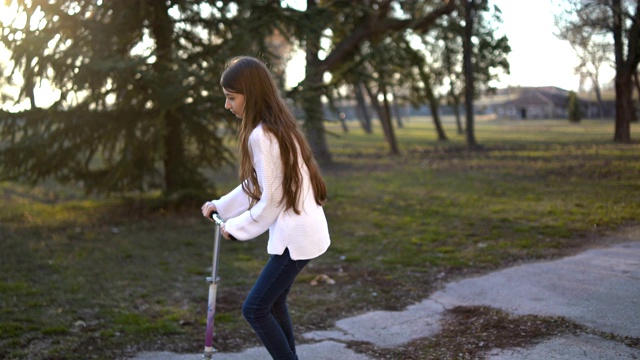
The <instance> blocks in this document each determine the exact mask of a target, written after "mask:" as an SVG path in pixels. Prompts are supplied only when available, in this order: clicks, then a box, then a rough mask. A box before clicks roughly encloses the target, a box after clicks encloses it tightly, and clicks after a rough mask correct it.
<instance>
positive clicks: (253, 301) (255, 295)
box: [242, 249, 309, 360]
mask: <svg viewBox="0 0 640 360" xmlns="http://www.w3.org/2000/svg"><path fill="white" fill-rule="evenodd" d="M308 262H309V260H297V261H296V260H292V259H291V257H290V256H289V250H288V249H286V250H285V251H284V253H283V254H282V255H271V258H270V259H269V261H268V262H267V264H266V265H265V267H264V269H262V273H261V274H260V276H259V277H258V280H256V283H255V284H254V285H253V288H252V289H251V291H250V292H249V295H248V296H247V299H246V300H245V301H244V304H242V315H243V316H244V318H245V319H246V320H247V322H248V323H249V324H250V325H251V327H252V328H253V330H254V331H255V332H256V334H257V335H258V337H259V338H260V340H261V341H262V344H264V346H265V347H266V348H267V351H269V354H271V357H272V358H273V359H278V360H280V359H282V360H290V359H291V360H297V359H298V356H297V355H296V346H295V341H294V338H293V325H292V323H291V317H290V316H289V310H288V308H287V295H288V294H289V290H290V289H291V285H292V284H293V282H294V281H295V279H296V276H297V275H298V273H299V272H300V270H302V268H304V267H305V265H307V263H308Z"/></svg>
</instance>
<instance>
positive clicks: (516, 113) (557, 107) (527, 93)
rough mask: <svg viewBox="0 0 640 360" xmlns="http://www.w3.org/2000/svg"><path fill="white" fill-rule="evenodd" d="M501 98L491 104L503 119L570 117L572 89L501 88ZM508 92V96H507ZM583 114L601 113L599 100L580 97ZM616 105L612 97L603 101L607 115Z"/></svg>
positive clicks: (547, 87)
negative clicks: (570, 92) (570, 90)
mask: <svg viewBox="0 0 640 360" xmlns="http://www.w3.org/2000/svg"><path fill="white" fill-rule="evenodd" d="M498 91H499V92H502V99H503V101H501V102H494V103H492V104H491V105H490V106H491V107H492V108H493V111H494V113H495V114H496V116H497V117H498V118H503V119H519V120H524V119H557V118H560V119H566V118H567V117H568V113H569V112H568V105H569V91H567V90H564V89H561V88H558V87H553V86H546V87H522V88H509V89H500V90H498ZM505 96H506V98H507V100H504V99H505ZM580 106H581V107H582V114H583V117H584V118H597V117H599V116H600V112H599V105H598V103H597V102H593V101H590V100H585V99H580ZM614 111H615V106H614V104H613V102H612V101H606V102H605V103H604V104H603V112H604V117H613V116H614Z"/></svg>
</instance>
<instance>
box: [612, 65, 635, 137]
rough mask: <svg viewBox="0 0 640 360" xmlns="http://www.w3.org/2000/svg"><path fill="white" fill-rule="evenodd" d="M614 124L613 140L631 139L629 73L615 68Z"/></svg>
mask: <svg viewBox="0 0 640 360" xmlns="http://www.w3.org/2000/svg"><path fill="white" fill-rule="evenodd" d="M615 89H616V125H615V133H614V136H613V141H615V142H630V141H631V125H630V124H631V118H632V117H631V112H632V111H633V102H632V101H631V89H632V85H631V73H630V72H628V71H626V69H618V70H616V79H615Z"/></svg>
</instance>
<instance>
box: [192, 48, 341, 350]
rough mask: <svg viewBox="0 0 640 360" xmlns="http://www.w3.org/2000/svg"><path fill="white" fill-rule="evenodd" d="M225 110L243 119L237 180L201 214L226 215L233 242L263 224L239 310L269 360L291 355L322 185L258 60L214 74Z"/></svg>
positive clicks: (325, 242) (321, 246)
mask: <svg viewBox="0 0 640 360" xmlns="http://www.w3.org/2000/svg"><path fill="white" fill-rule="evenodd" d="M220 85H222V91H223V93H224V95H225V97H226V101H225V104H224V107H225V109H228V110H230V111H231V112H232V113H233V114H235V115H236V117H238V118H240V119H241V122H240V131H239V147H240V170H239V178H240V180H241V184H240V185H239V186H238V187H236V188H235V189H234V190H232V191H231V192H230V193H229V194H227V195H225V196H223V197H221V198H220V199H218V200H213V201H210V202H206V203H205V204H204V205H203V206H202V215H204V216H205V217H209V215H210V214H211V212H213V211H216V212H218V214H219V215H220V216H221V217H222V218H223V219H226V223H225V225H224V226H223V227H222V228H221V231H222V234H223V236H224V237H225V238H227V239H229V237H230V235H231V236H233V237H234V238H235V239H238V240H248V239H252V238H255V237H256V236H258V235H260V234H262V233H263V232H265V231H266V230H267V229H269V242H268V244H267V252H268V253H269V254H270V255H271V257H270V259H269V261H268V262H267V264H266V265H265V267H264V269H263V270H262V273H261V274H260V276H259V277H258V279H257V280H256V283H255V284H254V285H253V288H252V289H251V291H250V292H249V295H248V296H247V299H246V300H245V302H244V304H243V305H242V315H243V316H244V317H245V319H246V320H247V322H249V324H250V325H251V327H252V328H253V330H254V331H255V332H256V334H257V335H258V337H259V338H260V340H261V341H262V343H263V344H264V346H265V347H266V348H267V350H268V351H269V354H271V357H273V358H274V359H297V358H298V357H297V355H296V348H295V343H294V336H293V326H292V324H291V318H290V317H289V312H288V310H287V294H288V293H289V290H290V289H291V285H292V284H293V282H294V280H295V278H296V276H297V275H298V273H299V272H300V270H302V268H303V267H304V266H305V265H306V264H307V263H308V262H309V260H311V259H313V258H316V257H318V256H320V255H322V254H323V253H324V252H325V251H327V248H328V247H329V243H330V239H329V229H328V226H327V220H326V218H325V215H324V211H323V209H322V205H323V203H324V202H325V201H326V198H327V189H326V187H325V183H324V181H323V180H322V176H321V175H320V170H319V168H318V164H317V163H316V161H315V160H314V158H313V154H312V152H311V149H310V147H309V144H308V143H307V141H306V139H305V137H304V135H303V134H302V131H301V129H300V127H299V125H298V123H297V121H296V119H295V118H294V117H293V115H292V114H291V112H290V111H289V109H288V107H287V106H286V104H285V102H284V100H283V99H282V98H281V97H280V95H279V92H278V89H277V88H276V85H275V82H274V80H273V77H272V75H271V73H270V72H269V70H268V69H267V67H266V66H265V64H264V63H262V62H261V61H260V60H258V59H255V58H252V57H246V56H245V57H237V58H233V59H231V60H230V61H229V62H228V63H227V65H226V67H225V69H224V71H223V73H222V77H221V79H220Z"/></svg>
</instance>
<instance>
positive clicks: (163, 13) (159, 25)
mask: <svg viewBox="0 0 640 360" xmlns="http://www.w3.org/2000/svg"><path fill="white" fill-rule="evenodd" d="M148 4H149V6H151V7H152V9H153V16H152V23H151V31H152V34H153V37H154V38H155V41H156V56H157V60H156V62H155V63H154V65H153V66H154V67H155V69H156V71H157V72H158V74H159V75H160V78H161V79H163V81H162V84H161V85H158V86H157V88H155V89H154V91H155V93H156V94H155V95H156V99H155V101H156V104H154V106H155V107H157V108H158V109H160V111H161V117H162V120H163V126H164V134H163V136H164V138H163V143H164V158H163V163H164V180H165V192H166V193H167V194H172V193H175V192H177V191H180V190H184V188H185V187H188V186H189V185H190V184H188V182H189V179H190V178H191V176H190V175H191V174H189V173H188V172H187V169H186V167H185V165H186V164H185V158H184V143H183V131H182V122H181V121H180V118H179V117H178V116H177V114H176V113H175V112H174V111H172V110H171V108H170V106H171V104H170V103H169V104H168V103H167V102H166V101H165V100H167V99H166V97H167V94H166V93H165V92H164V91H163V90H165V89H166V88H168V87H169V86H172V85H173V84H174V83H175V82H176V81H177V79H174V76H173V71H172V70H171V65H172V64H173V63H174V59H173V49H172V45H171V43H172V37H173V22H172V21H171V18H170V16H169V9H168V7H167V3H166V2H164V1H148Z"/></svg>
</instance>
